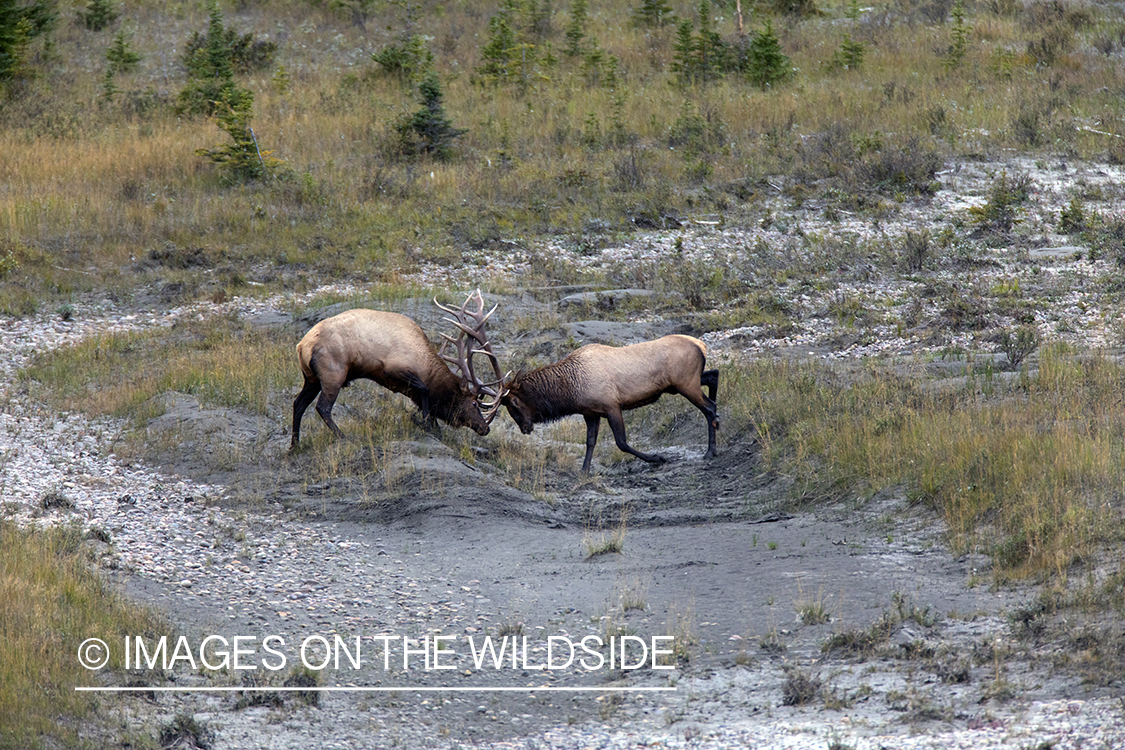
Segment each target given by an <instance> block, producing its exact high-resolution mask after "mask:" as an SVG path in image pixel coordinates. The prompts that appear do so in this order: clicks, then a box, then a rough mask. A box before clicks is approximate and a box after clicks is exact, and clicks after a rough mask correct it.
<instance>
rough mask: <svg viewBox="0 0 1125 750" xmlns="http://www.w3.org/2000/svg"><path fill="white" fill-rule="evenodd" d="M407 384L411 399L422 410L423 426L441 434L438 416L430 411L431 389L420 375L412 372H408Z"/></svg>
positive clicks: (436, 433)
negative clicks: (410, 391)
mask: <svg viewBox="0 0 1125 750" xmlns="http://www.w3.org/2000/svg"><path fill="white" fill-rule="evenodd" d="M405 379H406V384H407V386H409V388H410V390H412V391H413V392H412V393H410V397H411V399H413V401H414V403H416V404H418V408H419V409H420V410H421V411H422V426H423V428H424V429H426V430H429V431H430V432H432V433H434V434H435V435H440V434H441V427H440V426H439V425H438V421H437V418H436V417H435V416H434V415H433V412H431V411H430V389H429V388H428V387H426V384H425V383H424V382H423V381H422V379H421V378H420V377H418V376H417V375H415V374H414V373H412V372H408V373H406V378H405Z"/></svg>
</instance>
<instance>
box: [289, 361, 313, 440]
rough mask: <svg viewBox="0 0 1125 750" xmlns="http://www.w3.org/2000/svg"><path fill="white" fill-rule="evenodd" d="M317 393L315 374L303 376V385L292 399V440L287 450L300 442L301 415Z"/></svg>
mask: <svg viewBox="0 0 1125 750" xmlns="http://www.w3.org/2000/svg"><path fill="white" fill-rule="evenodd" d="M318 393H320V381H319V380H317V379H316V376H313V377H309V378H305V387H304V388H302V389H301V392H300V393H298V394H297V398H295V399H293V440H292V441H291V442H290V443H289V450H293V449H294V448H296V447H297V444H298V443H299V442H301V417H302V416H304V414H305V410H306V409H308V408H309V404H311V403H312V402H313V399H315V398H316V394H318Z"/></svg>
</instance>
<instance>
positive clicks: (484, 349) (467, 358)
mask: <svg viewBox="0 0 1125 750" xmlns="http://www.w3.org/2000/svg"><path fill="white" fill-rule="evenodd" d="M474 303H475V305H474ZM434 304H435V305H437V306H438V307H439V308H441V309H442V310H444V311H445V312H447V313H449V314H450V315H451V316H452V317H447V318H445V320H447V321H448V322H450V323H452V324H453V325H454V326H455V327H456V329H457V337H456V338H453V337H452V336H448V335H446V334H442V337H443V338H444V339H445V341H446V343H443V344H442V349H443V350H444V348H445V346H446V344H447V343H448V344H453V345H454V346H456V347H457V360H456V361H453V360H451V359H450V358H448V357H447V356H445V355H443V357H442V358H443V359H445V360H446V361H447V362H450V363H451V364H455V365H456V366H457V368H458V370H460V372H461V378H462V379H463V380H465V381H466V383H467V384H468V386H469V387H470V388H472V389H473V391H474V392H475V393H476V394H477V398H478V399H480V400H481V407H482V409H481V415H482V416H484V418H485V421H486V422H491V421H492V420H493V419H495V418H496V414H497V413H498V412H499V410H500V405H501V401H502V400H503V398H504V396H505V395H506V394H507V392H508V388H507V386H506V385H505V383H506V382H507V380H508V377H509V376H511V373H510V372H509V373H508V374H507V375H504V374H503V370H502V369H501V367H500V361H499V360H498V359H497V358H496V355H495V354H494V353H493V351H492V342H490V341H489V340H488V335H487V334H486V333H485V323H486V322H487V321H488V319H489V318H491V317H492V314H493V313H495V312H496V310H498V309H499V307H500V305H499V303H497V304H496V305H493V307H492V309H491V310H489V311H488V312H487V313H485V311H484V296H483V295H482V294H481V293H480V289H477V290H475V291H473V292H471V293H470V294H469V296H468V297H466V298H465V302H464V303H463V304H462V305H461V307H460V308H454V307H446V306H445V305H443V304H441V303H440V302H438V301H437V298H436V297H435V298H434ZM470 306H473V307H475V308H476V309H475V310H474V309H470ZM468 339H472V340H473V341H475V342H476V346H475V347H474V346H472V345H471V344H470V343H469V341H468ZM474 354H483V355H484V356H485V357H488V361H489V363H490V364H491V365H492V369H493V371H494V373H495V375H496V380H494V381H492V382H489V383H485V382H483V381H482V380H481V379H480V378H479V377H477V374H476V372H475V370H474V368H473V355H474ZM485 397H488V398H490V399H491V401H485V400H484V398H485Z"/></svg>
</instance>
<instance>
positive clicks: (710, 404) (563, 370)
mask: <svg viewBox="0 0 1125 750" xmlns="http://www.w3.org/2000/svg"><path fill="white" fill-rule="evenodd" d="M472 353H477V354H485V355H486V356H488V358H489V360H490V362H491V364H492V367H493V370H494V372H495V374H496V378H497V381H496V384H494V385H491V386H490V385H489V384H486V383H482V382H480V380H479V379H476V383H477V386H476V387H477V390H478V391H481V392H484V393H487V394H488V395H489V396H490V397H491V398H492V399H493V401H492V404H491V405H489V407H488V408H487V409H486V410H485V415H486V418H488V419H489V420H490V421H491V419H493V418H494V417H495V413H496V411H497V409H498V408H499V406H500V405H503V406H505V407H507V409H508V414H509V415H511V417H512V419H513V420H514V421H515V423H516V425H518V426H519V428H520V431H521V432H523V434H525V435H527V434H530V433H531V431H532V429H533V428H534V426H535V425H536V424H539V423H541V422H552V421H554V420H556V419H560V418H562V417H565V416H568V415H571V414H581V415H582V416H583V417H584V418H585V419H586V458H585V460H584V461H583V462H582V472H583V473H589V471H590V463H591V461H592V460H593V456H594V446H595V445H596V444H597V442H598V428H599V426H600V425H601V419H602V418H603V417H604V418H605V420H606V421H607V422H609V428H610V429H611V430H612V431H613V439H614V441H615V442H616V443H617V447H618V448H619V449H621V450H623V451H625V452H626V453H631V454H632V455H634V456H636V457H637V458H640V459H643V460H645V461H648V462H650V463H662V462H663V461H664V460H665V459H664V458H663V457H662V456H659V455H657V454H652V453H643V452H641V451H639V450H636V449H635V448H633V447H632V446H631V445H629V443H628V441H627V440H626V439H625V420H624V417H623V415H622V412H624V411H628V410H630V409H636V408H637V407H639V406H645V405H647V404H651V403H654V402H655V401H656V400H657V399H659V398H660V397H661V396H662V395H664V394H665V393H679V394H680V395H682V396H683V397H684V398H686V399H687V400H688V401H690V402H691V403H693V404H695V406H696V407H698V409H699V410H700V411H701V412H703V416H704V417H705V418H706V419H707V452H706V453H705V454H704V458H711V457H714V456H715V455H716V449H715V432H716V430H718V428H719V414H718V408H717V407H716V404H715V398H716V393H717V391H718V388H719V371H718V370H704V369H703V368H704V366H705V364H706V362H707V345H706V344H705V343H703V342H702V341H700V340H699V339H697V338H693V337H691V336H683V335H680V334H673V335H670V336H664V337H663V338H659V339H656V340H655V341H645V342H642V343H639V344H632V345H630V346H621V347H614V346H605V345H603V344H587V345H586V346H583V347H580V348H579V349H576V350H575V351H573V352H571V353H570V354H569V355H567V357H565V358H564V359H562V360H560V361H558V362H555V363H554V364H550V365H547V366H545V367H540V368H539V369H537V370H532V371H530V372H522V373H517V374H516V375H515V376H511V375H510V374H509V375H507V376H503V375H501V374H500V373H501V368H500V363H499V361H498V360H497V359H496V356H495V355H494V354H493V353H492V350H491V347H486V346H481V347H479V348H478V349H477V350H475V351H473V352H471V354H472ZM471 354H470V356H471ZM473 377H474V378H475V375H474V376H473ZM704 386H706V387H707V391H708V393H707V395H704V393H703V387H704Z"/></svg>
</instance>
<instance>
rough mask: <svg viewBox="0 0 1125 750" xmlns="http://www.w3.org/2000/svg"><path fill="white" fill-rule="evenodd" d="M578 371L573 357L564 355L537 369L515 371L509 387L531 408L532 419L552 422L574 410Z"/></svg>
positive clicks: (575, 411) (576, 411) (580, 370)
mask: <svg viewBox="0 0 1125 750" xmlns="http://www.w3.org/2000/svg"><path fill="white" fill-rule="evenodd" d="M581 372H582V368H581V367H580V366H579V365H578V363H577V361H576V360H574V359H571V358H570V357H567V358H566V359H564V360H562V361H560V362H555V363H554V364H550V365H547V366H546V367H541V368H539V369H538V370H532V371H531V372H526V371H523V370H521V371H519V372H517V373H516V374H515V376H514V377H513V378H512V382H513V384H514V385H513V388H512V390H514V391H518V393H519V395H520V398H522V399H523V402H524V403H525V404H527V406H528V408H529V409H531V411H532V421H534V422H540V423H541V422H554V421H555V420H557V419H562V418H563V417H567V416H570V415H571V414H577V413H578V407H577V403H576V400H575V392H574V387H575V382H576V380H577V379H578V378H580V377H581Z"/></svg>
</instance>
